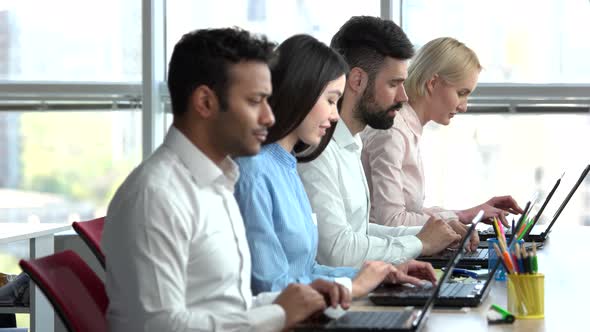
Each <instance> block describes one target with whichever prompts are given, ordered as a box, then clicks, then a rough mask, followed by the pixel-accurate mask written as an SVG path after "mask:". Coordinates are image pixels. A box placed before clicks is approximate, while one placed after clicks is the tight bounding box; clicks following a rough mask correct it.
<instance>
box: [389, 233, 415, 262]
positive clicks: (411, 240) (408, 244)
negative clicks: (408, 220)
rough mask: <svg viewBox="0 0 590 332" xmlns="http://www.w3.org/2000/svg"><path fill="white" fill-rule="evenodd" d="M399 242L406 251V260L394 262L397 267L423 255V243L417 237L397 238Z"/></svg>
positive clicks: (401, 259)
mask: <svg viewBox="0 0 590 332" xmlns="http://www.w3.org/2000/svg"><path fill="white" fill-rule="evenodd" d="M397 240H398V241H399V243H400V244H401V246H402V248H403V249H404V253H405V255H403V257H405V258H400V259H397V260H395V261H393V262H392V263H393V264H395V265H397V264H402V263H405V262H407V261H409V260H411V259H414V258H416V257H418V256H420V254H421V253H422V241H420V239H418V238H417V237H416V236H413V235H412V236H400V237H398V238H397Z"/></svg>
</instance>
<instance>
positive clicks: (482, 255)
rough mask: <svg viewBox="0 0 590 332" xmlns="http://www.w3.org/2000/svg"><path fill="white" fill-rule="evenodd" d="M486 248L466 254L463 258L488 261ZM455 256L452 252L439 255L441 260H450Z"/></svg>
mask: <svg viewBox="0 0 590 332" xmlns="http://www.w3.org/2000/svg"><path fill="white" fill-rule="evenodd" d="M488 253H489V250H488V248H478V249H477V250H475V251H471V252H466V253H464V254H463V258H475V259H482V260H485V259H488ZM454 254H455V252H454V251H445V252H443V253H442V254H441V256H440V257H441V258H444V259H450V258H451V257H453V255H454Z"/></svg>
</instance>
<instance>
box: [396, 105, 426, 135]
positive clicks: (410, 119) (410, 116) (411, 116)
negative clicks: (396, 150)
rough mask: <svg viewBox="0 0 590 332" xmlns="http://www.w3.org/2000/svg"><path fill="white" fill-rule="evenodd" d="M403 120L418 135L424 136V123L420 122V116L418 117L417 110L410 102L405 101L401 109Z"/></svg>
mask: <svg viewBox="0 0 590 332" xmlns="http://www.w3.org/2000/svg"><path fill="white" fill-rule="evenodd" d="M399 114H400V115H401V117H402V119H403V121H404V122H405V123H406V124H407V125H408V128H410V131H411V132H412V133H413V134H414V135H416V136H417V137H421V136H422V130H423V127H422V123H421V122H420V118H418V114H416V111H414V109H413V108H412V106H410V104H409V103H405V104H404V106H403V107H402V109H401V110H400V111H399Z"/></svg>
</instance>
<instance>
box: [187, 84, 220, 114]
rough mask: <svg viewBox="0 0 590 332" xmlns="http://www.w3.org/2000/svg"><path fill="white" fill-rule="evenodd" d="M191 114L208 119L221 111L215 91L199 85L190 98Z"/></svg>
mask: <svg viewBox="0 0 590 332" xmlns="http://www.w3.org/2000/svg"><path fill="white" fill-rule="evenodd" d="M189 108H190V109H189V112H195V113H196V115H198V116H199V117H200V118H203V119H208V118H210V117H211V116H212V115H213V114H215V113H217V111H218V110H219V100H218V99H217V94H216V93H215V91H213V90H211V89H210V88H209V87H208V86H206V85H199V86H198V87H197V88H196V89H195V90H193V93H192V94H191V96H190V103H189Z"/></svg>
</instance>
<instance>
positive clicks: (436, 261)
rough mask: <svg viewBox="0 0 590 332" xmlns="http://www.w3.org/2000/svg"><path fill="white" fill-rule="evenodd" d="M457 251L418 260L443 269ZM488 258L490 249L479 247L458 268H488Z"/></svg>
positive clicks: (463, 256) (464, 258) (528, 244)
mask: <svg viewBox="0 0 590 332" xmlns="http://www.w3.org/2000/svg"><path fill="white" fill-rule="evenodd" d="M529 207H530V202H528V203H527V207H526V208H525V212H527V211H528V209H529ZM525 216H526V213H523V214H521V215H520V218H519V220H518V224H520V223H521V222H522V220H523V219H524V217H525ZM474 220H475V219H474ZM480 243H481V242H480ZM486 243H487V241H486ZM525 247H526V248H527V249H529V248H530V247H532V244H531V243H525ZM539 248H540V246H537V249H539ZM492 250H493V249H492ZM455 251H456V249H446V250H443V251H442V252H440V253H438V254H436V255H432V256H420V257H418V258H417V259H418V260H421V261H424V262H429V263H430V264H432V266H434V267H435V268H442V267H444V266H446V265H447V262H448V261H449V259H451V258H452V257H453V255H454V253H455ZM488 256H489V248H487V246H486V247H479V248H477V249H476V250H475V251H471V252H466V253H464V254H463V255H462V258H461V260H459V263H457V267H460V268H466V269H482V268H488V265H489V264H488V258H489V257H488Z"/></svg>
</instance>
